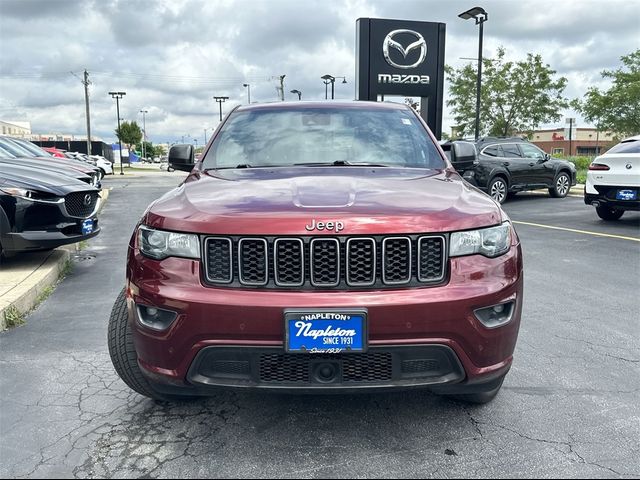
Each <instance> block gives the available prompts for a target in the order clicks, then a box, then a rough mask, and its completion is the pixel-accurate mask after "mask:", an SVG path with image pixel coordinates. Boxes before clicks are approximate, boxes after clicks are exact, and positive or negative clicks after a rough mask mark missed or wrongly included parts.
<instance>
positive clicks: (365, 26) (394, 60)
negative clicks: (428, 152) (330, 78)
mask: <svg viewBox="0 0 640 480" xmlns="http://www.w3.org/2000/svg"><path fill="white" fill-rule="evenodd" d="M356 31H357V34H356V41H357V47H356V48H357V55H358V60H357V63H356V65H357V66H356V81H357V85H358V99H359V100H373V101H376V100H380V99H384V96H385V95H400V96H405V97H420V98H421V99H422V101H421V112H420V114H421V115H422V117H423V118H424V119H425V120H426V121H427V123H428V124H429V127H430V128H431V130H432V131H433V133H434V134H435V135H436V136H437V137H438V138H440V134H441V132H442V103H443V98H442V91H443V83H444V38H445V24H444V23H434V22H414V21H408V20H388V19H373V18H359V19H358V20H357V22H356Z"/></svg>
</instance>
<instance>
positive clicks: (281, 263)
mask: <svg viewBox="0 0 640 480" xmlns="http://www.w3.org/2000/svg"><path fill="white" fill-rule="evenodd" d="M273 252H274V253H273V258H274V260H273V263H274V267H273V276H274V280H275V282H276V285H279V286H286V287H301V286H302V285H304V277H305V275H304V243H303V242H302V240H301V239H299V238H278V239H277V240H276V241H274V242H273Z"/></svg>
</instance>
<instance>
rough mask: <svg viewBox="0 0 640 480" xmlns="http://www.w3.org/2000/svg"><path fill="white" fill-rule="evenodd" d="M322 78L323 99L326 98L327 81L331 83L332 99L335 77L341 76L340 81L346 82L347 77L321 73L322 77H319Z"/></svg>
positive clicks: (332, 96)
mask: <svg viewBox="0 0 640 480" xmlns="http://www.w3.org/2000/svg"><path fill="white" fill-rule="evenodd" d="M320 78H321V79H322V80H324V99H325V100H326V99H327V85H329V83H331V100H333V99H334V98H335V83H336V78H341V79H342V83H347V77H334V76H333V75H329V74H327V75H323V76H322V77H320Z"/></svg>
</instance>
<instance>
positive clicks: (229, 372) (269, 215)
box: [108, 102, 523, 402]
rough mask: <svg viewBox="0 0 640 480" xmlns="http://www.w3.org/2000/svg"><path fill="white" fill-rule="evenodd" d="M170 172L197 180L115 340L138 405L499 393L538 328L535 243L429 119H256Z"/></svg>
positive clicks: (175, 151)
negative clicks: (528, 250)
mask: <svg viewBox="0 0 640 480" xmlns="http://www.w3.org/2000/svg"><path fill="white" fill-rule="evenodd" d="M454 149H456V158H457V159H458V160H460V159H464V158H465V156H469V157H473V156H474V155H475V148H474V147H473V145H471V144H465V143H460V144H456V145H454ZM169 157H170V162H171V165H172V166H173V167H174V168H175V169H178V170H185V171H190V174H189V176H188V177H187V178H186V180H185V181H184V182H183V183H182V184H181V185H180V186H179V187H178V188H176V189H174V190H172V191H170V192H168V193H166V194H165V195H164V196H162V197H161V198H159V199H158V200H156V201H155V202H154V203H153V204H152V205H151V206H150V207H149V208H148V209H147V211H146V212H145V213H144V215H143V217H142V219H141V220H140V223H139V224H138V226H137V227H136V229H135V232H134V234H133V236H132V238H131V241H130V244H129V252H128V260H127V281H126V286H125V288H124V289H123V291H122V293H121V294H120V296H119V298H118V299H117V301H116V303H115V306H114V308H113V311H112V314H111V319H110V323H109V338H108V342H109V351H110V354H111V358H112V361H113V364H114V366H115V369H116V371H117V372H118V374H119V375H120V377H121V378H122V379H123V380H124V381H125V382H126V383H127V384H128V385H129V386H130V387H131V388H132V389H134V390H135V391H137V392H139V393H141V394H142V395H146V396H148V397H151V398H154V399H160V400H171V399H177V398H180V396H200V395H207V394H212V393H213V392H215V391H216V389H217V388H219V387H228V388H254V389H262V390H270V391H289V392H298V391H300V392H307V393H308V392H318V393H326V392H353V391H385V390H390V389H403V388H414V387H424V388H428V389H431V390H432V391H434V392H436V393H441V394H453V395H456V396H458V398H462V399H464V400H468V401H472V402H488V401H489V400H491V399H492V398H493V397H495V395H496V394H497V393H498V391H499V389H500V387H501V385H502V382H503V379H504V377H505V375H506V374H507V372H508V371H509V368H510V366H511V362H512V358H513V357H512V355H513V351H514V347H515V343H516V338H517V335H518V329H519V325H520V313H521V310H522V289H523V276H522V275H523V274H522V253H521V248H520V242H519V240H518V236H517V235H516V232H515V231H514V229H513V226H512V224H511V222H510V221H509V218H508V217H507V216H506V215H505V213H504V212H503V211H502V210H501V208H500V206H499V205H498V204H497V203H496V202H495V201H494V200H492V199H491V198H490V197H489V196H487V195H485V194H484V193H482V192H480V191H479V190H477V189H475V188H474V187H472V186H470V185H469V184H468V183H466V182H465V181H464V180H462V178H461V177H460V175H458V173H456V171H455V169H454V168H453V167H452V166H451V164H450V163H449V161H448V160H447V159H446V157H445V156H444V153H443V152H442V150H441V149H440V148H439V147H438V145H437V143H436V140H435V138H434V137H433V135H432V134H431V133H430V132H429V129H428V128H427V125H426V124H425V123H424V122H423V120H422V119H421V118H420V117H419V116H418V115H416V113H415V112H414V111H413V110H412V109H410V108H409V107H407V106H404V105H399V104H389V103H375V102H371V103H369V102H344V103H338V102H324V103H312V102H309V103H306V102H295V103H278V104H263V105H251V106H243V107H238V108H236V109H235V110H233V111H232V112H231V113H230V114H229V115H228V116H227V118H226V119H225V120H224V122H223V123H222V124H221V125H220V126H219V127H218V129H217V131H216V132H215V134H214V136H213V138H212V139H211V141H210V142H209V144H208V145H207V147H206V149H205V153H204V155H203V156H202V157H201V159H200V160H198V161H197V162H196V163H195V164H194V160H193V158H194V157H193V148H192V147H191V146H188V145H180V146H175V147H173V148H172V149H171V152H170V155H169Z"/></svg>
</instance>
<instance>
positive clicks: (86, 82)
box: [82, 69, 91, 155]
mask: <svg viewBox="0 0 640 480" xmlns="http://www.w3.org/2000/svg"><path fill="white" fill-rule="evenodd" d="M90 83H91V82H90V81H89V72H87V70H86V69H85V71H84V80H83V81H82V84H83V85H84V106H85V110H86V115H87V155H91V120H90V118H91V117H90V114H89V84H90Z"/></svg>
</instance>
